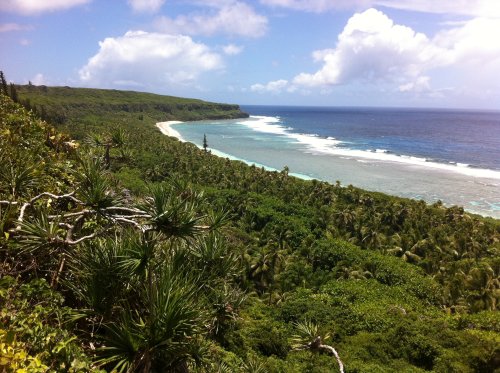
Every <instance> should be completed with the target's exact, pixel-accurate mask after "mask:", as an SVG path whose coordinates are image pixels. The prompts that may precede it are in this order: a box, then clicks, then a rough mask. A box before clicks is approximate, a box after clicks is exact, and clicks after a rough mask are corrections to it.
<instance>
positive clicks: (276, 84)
mask: <svg viewBox="0 0 500 373" xmlns="http://www.w3.org/2000/svg"><path fill="white" fill-rule="evenodd" d="M287 87H288V81H287V80H284V79H281V80H275V81H272V82H269V83H267V84H265V85H264V84H260V83H257V84H253V85H252V86H251V87H250V90H251V91H252V92H260V93H264V92H270V93H275V94H276V93H280V92H281V91H283V90H284V89H285V88H287Z"/></svg>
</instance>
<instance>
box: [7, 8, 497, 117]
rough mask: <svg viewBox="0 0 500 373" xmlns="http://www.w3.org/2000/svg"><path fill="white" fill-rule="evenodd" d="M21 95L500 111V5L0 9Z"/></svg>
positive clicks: (12, 77)
mask: <svg viewBox="0 0 500 373" xmlns="http://www.w3.org/2000/svg"><path fill="white" fill-rule="evenodd" d="M0 51H1V52H0V70H3V72H4V74H5V75H6V77H7V79H8V80H9V81H12V82H15V83H18V84H27V83H28V82H32V84H36V85H42V84H43V85H59V86H61V85H62V86H73V87H94V88H112V89H125V90H136V91H145V92H153V93H159V94H167V95H174V96H182V97H193V98H200V99H204V100H209V101H216V102H228V103H237V104H241V105H251V104H257V105H260V104H268V105H304V106H377V107H444V108H480V109H493V110H500V0H439V1H438V0H253V1H249V0H0Z"/></svg>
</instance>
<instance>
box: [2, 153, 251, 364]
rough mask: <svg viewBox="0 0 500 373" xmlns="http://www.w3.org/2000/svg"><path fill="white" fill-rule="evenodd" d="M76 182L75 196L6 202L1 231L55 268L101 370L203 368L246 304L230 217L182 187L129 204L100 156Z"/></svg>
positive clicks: (89, 159)
mask: <svg viewBox="0 0 500 373" xmlns="http://www.w3.org/2000/svg"><path fill="white" fill-rule="evenodd" d="M71 177H72V180H73V186H74V189H73V190H72V191H69V192H67V193H63V194H55V193H51V192H41V193H39V194H37V195H35V196H33V197H31V198H30V197H28V198H25V202H23V201H2V205H1V207H2V216H5V213H4V212H3V211H5V209H11V210H12V211H13V212H12V211H11V212H10V213H9V215H8V216H10V217H11V218H12V215H13V219H11V220H10V221H9V223H8V224H3V223H2V225H3V226H5V225H7V227H6V228H7V229H8V232H9V234H11V235H12V237H13V239H15V240H16V241H17V242H18V245H19V248H20V250H21V251H22V252H25V253H29V255H31V256H33V257H34V258H35V260H36V261H38V262H40V263H42V262H44V261H48V262H49V263H47V265H46V266H45V267H43V268H42V269H43V270H47V271H48V272H49V273H51V277H52V285H53V287H56V286H57V287H59V288H60V289H61V291H63V292H64V293H65V294H66V296H67V299H68V300H69V301H70V302H73V305H74V306H76V307H77V308H79V309H80V314H79V316H78V319H79V325H81V329H82V333H83V334H84V335H86V338H87V340H88V341H89V343H92V345H93V346H94V347H95V348H96V349H95V354H96V358H97V362H98V364H100V365H101V366H103V367H106V368H109V369H111V370H116V371H119V372H153V371H154V372H169V371H177V372H180V371H187V370H188V367H189V365H190V364H194V363H196V362H200V361H201V360H200V359H201V354H200V352H199V351H201V350H203V346H204V344H205V342H204V337H205V336H207V335H209V334H210V333H213V331H214V330H217V329H220V328H221V327H222V326H223V324H224V323H227V322H230V321H231V318H232V317H233V318H234V315H235V314H236V312H237V308H238V307H239V305H240V304H241V301H242V299H243V297H242V296H240V294H239V293H238V291H237V287H236V286H235V285H234V282H233V278H235V277H236V276H237V274H238V270H239V269H238V263H237V261H236V258H235V256H234V255H232V254H231V253H230V250H229V248H228V247H227V246H226V245H225V244H224V240H223V238H222V236H221V235H220V233H219V232H218V231H219V230H220V227H221V226H222V225H223V224H224V222H225V220H226V217H227V216H226V214H224V213H213V212H209V211H205V210H206V209H205V208H204V207H203V206H206V204H204V201H203V196H202V195H201V194H200V193H198V192H195V191H194V190H192V189H191V188H190V187H189V186H188V185H186V184H181V183H178V182H175V181H171V182H168V183H163V184H158V185H153V186H151V187H150V190H149V193H148V194H149V195H148V196H146V197H144V198H143V199H142V200H140V201H138V203H137V204H136V205H135V206H130V205H127V204H125V203H124V200H123V199H122V198H121V197H120V195H119V194H118V193H117V192H116V191H115V190H114V188H113V181H112V178H111V175H110V174H109V173H108V171H107V170H106V161H105V160H103V159H102V158H101V157H99V156H98V155H97V154H94V153H90V155H89V156H86V157H81V158H80V159H79V160H78V162H76V167H75V172H74V173H73V175H72V176H71ZM4 205H5V206H4ZM3 220H4V219H3V218H2V221H3ZM2 229H4V228H2ZM47 258H48V259H47ZM52 258H54V259H55V260H53V259H52ZM212 299H218V301H217V304H219V305H220V307H219V306H217V307H214V306H213V304H212V303H211V300H212Z"/></svg>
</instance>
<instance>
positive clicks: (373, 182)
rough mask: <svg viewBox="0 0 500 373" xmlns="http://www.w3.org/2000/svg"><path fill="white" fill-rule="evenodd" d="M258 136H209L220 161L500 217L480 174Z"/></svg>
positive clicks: (494, 193)
mask: <svg viewBox="0 0 500 373" xmlns="http://www.w3.org/2000/svg"><path fill="white" fill-rule="evenodd" d="M177 123H178V122H177ZM170 124H174V123H171V122H167V126H164V125H162V127H166V128H165V131H162V133H164V134H167V135H169V136H175V137H177V136H176V134H175V133H172V132H171V131H170V130H171V128H170V127H169V126H170ZM206 125H208V123H207V124H201V123H200V126H199V127H197V128H196V131H194V133H195V134H198V132H199V133H204V132H205V131H207V133H209V129H208V128H206V127H205V126H206ZM215 128H217V127H215ZM232 128H234V127H233V126H232V125H231V126H230V127H228V128H227V131H231V130H232ZM167 129H169V131H167ZM181 129H182V126H181ZM174 131H175V130H174ZM200 131H201V132H200ZM224 131H226V129H224ZM175 132H177V131H175ZM191 132H193V131H188V132H186V134H185V136H186V137H185V138H182V141H189V142H192V143H193V144H195V145H196V146H197V147H199V148H201V144H200V143H199V141H198V143H197V141H192V136H193V133H191ZM224 133H225V132H224ZM240 133H241V132H240ZM257 134H258V132H257ZM179 136H180V133H179ZM254 136H255V133H253V131H252V132H251V136H249V137H245V138H244V141H243V142H242V138H238V140H237V142H235V141H236V140H234V139H233V138H236V137H234V136H229V137H226V136H224V134H223V133H222V132H220V131H219V132H216V133H213V134H211V135H210V140H211V141H210V145H211V147H210V150H211V152H212V154H214V155H217V156H219V157H223V158H229V159H232V160H238V161H242V162H244V163H246V164H248V165H252V164H255V165H256V166H257V167H262V166H264V168H265V169H267V170H269V171H274V170H276V171H279V170H281V169H282V168H283V166H284V165H287V166H288V167H289V169H290V175H291V176H295V177H298V178H301V179H305V180H307V179H317V180H322V181H326V182H329V183H335V181H336V180H340V181H341V182H342V185H349V184H351V185H355V186H356V187H358V188H361V189H365V190H367V191H373V192H381V193H384V194H387V195H391V196H397V197H402V198H410V199H416V200H420V199H423V200H424V201H426V202H427V203H429V204H432V203H434V202H436V201H437V200H441V201H442V202H443V203H444V205H445V206H448V207H449V206H452V205H458V206H463V207H464V208H465V210H467V211H468V212H470V213H474V214H479V215H482V216H488V217H492V218H494V219H499V218H500V201H499V199H498V197H499V195H498V186H499V183H498V181H499V179H498V178H495V177H493V178H489V177H486V178H484V177H477V176H478V175H477V173H476V175H474V176H471V175H464V173H462V172H456V169H457V168H459V167H457V166H452V165H445V166H448V167H443V168H441V167H428V166H429V164H428V163H429V162H425V163H424V162H415V163H413V162H411V159H410V160H408V161H407V162H394V161H389V160H386V159H376V158H377V157H373V158H371V159H370V158H365V157H353V156H352V154H349V155H350V156H346V155H342V154H332V153H331V152H317V151H316V152H314V151H311V150H309V151H304V150H303V149H302V150H301V149H299V148H296V147H285V148H283V147H281V146H280V145H281V143H280V142H279V141H278V142H277V143H276V144H274V145H276V146H272V144H270V143H272V142H273V141H272V140H271V139H269V140H268V141H267V142H266V143H265V144H264V143H262V142H261V141H260V140H261V139H259V138H254ZM198 137H199V136H198ZM198 137H196V138H198ZM278 140H279V139H278ZM268 145H271V146H270V147H269V146H268ZM235 146H236V149H237V150H238V151H235V152H233V151H234V150H236V149H235V148H234V147H235ZM426 166H427V167H426ZM460 168H461V167H460ZM464 168H465V167H464ZM471 170H474V169H473V168H471ZM460 171H461V170H460ZM467 173H468V172H467ZM481 176H483V175H481ZM494 176H496V175H494Z"/></svg>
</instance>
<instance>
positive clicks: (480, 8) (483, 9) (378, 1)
mask: <svg viewBox="0 0 500 373" xmlns="http://www.w3.org/2000/svg"><path fill="white" fill-rule="evenodd" d="M372 4H373V5H380V6H386V7H389V8H395V9H404V10H411V11H418V12H425V13H437V14H457V15H465V16H472V17H500V1H498V0H439V1H436V0H418V1H415V0H372Z"/></svg>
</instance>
